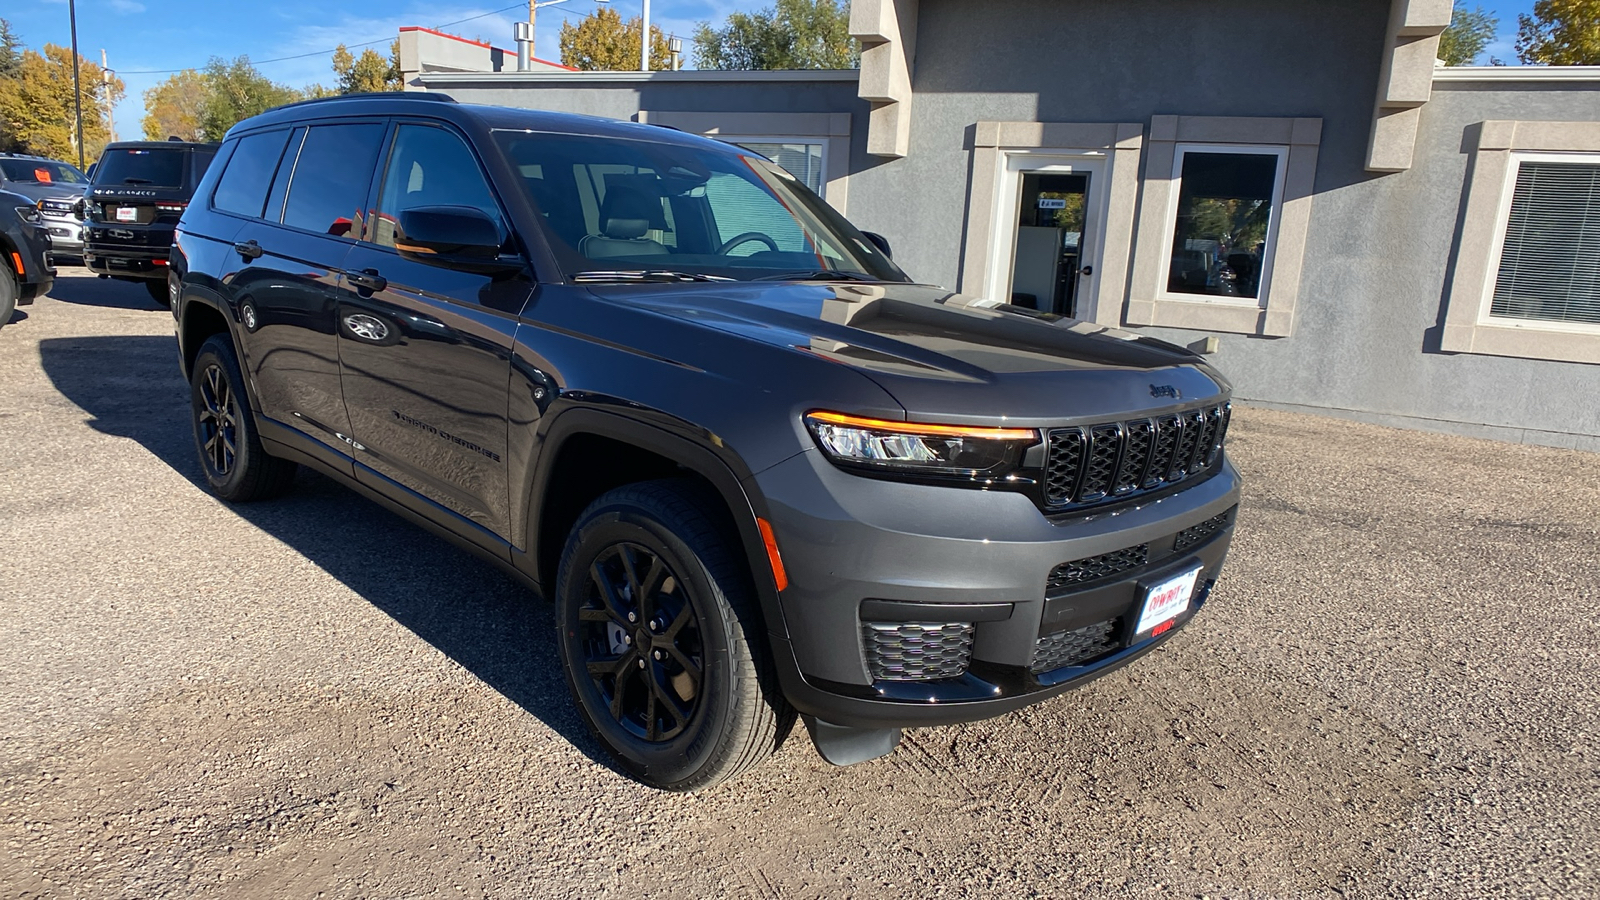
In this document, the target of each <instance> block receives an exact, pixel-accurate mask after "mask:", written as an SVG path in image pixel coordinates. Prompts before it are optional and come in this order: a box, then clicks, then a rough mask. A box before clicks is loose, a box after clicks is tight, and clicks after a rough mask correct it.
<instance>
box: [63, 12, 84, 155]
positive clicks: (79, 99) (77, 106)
mask: <svg viewBox="0 0 1600 900" xmlns="http://www.w3.org/2000/svg"><path fill="white" fill-rule="evenodd" d="M67 20H68V21H69V22H70V23H71V24H72V108H73V110H74V111H75V112H76V113H77V117H78V168H80V169H81V168H83V165H84V162H83V90H82V89H81V88H79V87H78V70H79V69H81V68H82V66H80V65H78V3H77V0H67Z"/></svg>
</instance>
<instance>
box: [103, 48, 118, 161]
mask: <svg viewBox="0 0 1600 900" xmlns="http://www.w3.org/2000/svg"><path fill="white" fill-rule="evenodd" d="M115 77H117V73H115V72H113V71H111V69H110V68H109V67H108V66H106V51H105V48H104V47H101V48H100V83H101V84H102V85H105V90H106V131H107V132H108V133H109V136H110V138H111V140H113V141H114V140H116V139H117V113H116V109H115V104H114V103H112V100H111V79H113V78H115Z"/></svg>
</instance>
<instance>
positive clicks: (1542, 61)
mask: <svg viewBox="0 0 1600 900" xmlns="http://www.w3.org/2000/svg"><path fill="white" fill-rule="evenodd" d="M1517 24H1518V26H1519V27H1518V29H1517V57H1518V58H1519V59H1521V60H1522V61H1523V62H1525V63H1529V64H1530V65H1542V66H1600V0H1537V2H1536V3H1534V4H1533V15H1531V16H1530V15H1528V14H1526V13H1524V14H1522V15H1519V16H1517Z"/></svg>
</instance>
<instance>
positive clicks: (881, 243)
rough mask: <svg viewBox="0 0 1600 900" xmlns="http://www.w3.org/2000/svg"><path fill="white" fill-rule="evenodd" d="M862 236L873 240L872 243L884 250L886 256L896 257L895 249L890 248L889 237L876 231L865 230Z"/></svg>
mask: <svg viewBox="0 0 1600 900" xmlns="http://www.w3.org/2000/svg"><path fill="white" fill-rule="evenodd" d="M861 236H862V237H864V238H866V239H867V240H869V241H871V242H872V245H873V246H874V247H877V248H878V249H879V250H880V251H882V252H883V255H884V256H887V257H889V258H890V259H894V251H893V250H890V249H889V239H888V238H886V237H884V236H883V235H881V234H879V233H877V232H876V231H863V232H861Z"/></svg>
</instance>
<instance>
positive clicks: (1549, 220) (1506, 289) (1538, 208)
mask: <svg viewBox="0 0 1600 900" xmlns="http://www.w3.org/2000/svg"><path fill="white" fill-rule="evenodd" d="M1515 162H1516V166H1517V177H1516V182H1515V184H1514V187H1513V190H1512V194H1511V203H1510V209H1509V211H1508V213H1507V216H1506V223H1505V228H1504V231H1503V237H1502V240H1501V251H1500V265H1499V269H1498V271H1497V272H1496V275H1495V282H1494V293H1493V294H1492V295H1491V297H1490V302H1489V315H1490V317H1491V318H1498V319H1528V320H1533V321H1538V322H1545V323H1551V324H1565V325H1577V326H1600V155H1597V156H1590V157H1587V158H1585V157H1571V158H1550V157H1543V158H1540V157H1529V156H1523V157H1518V158H1516V159H1515Z"/></svg>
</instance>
